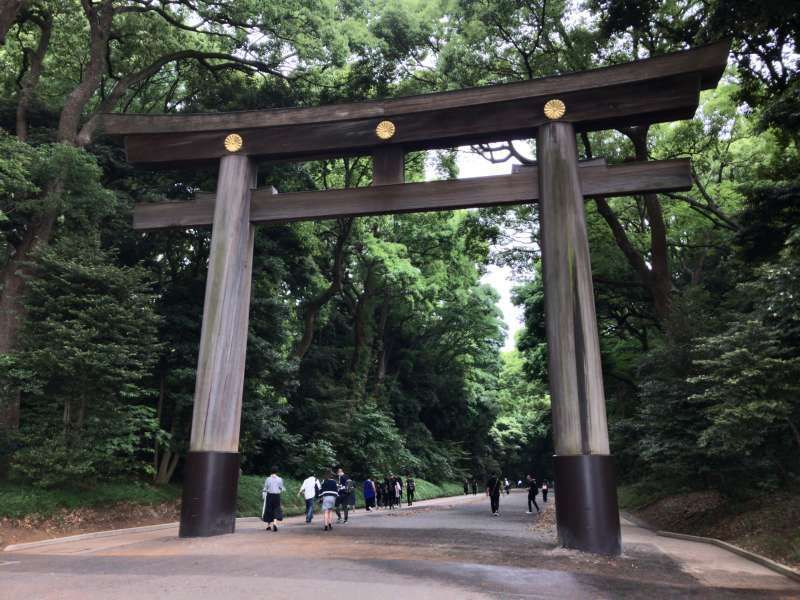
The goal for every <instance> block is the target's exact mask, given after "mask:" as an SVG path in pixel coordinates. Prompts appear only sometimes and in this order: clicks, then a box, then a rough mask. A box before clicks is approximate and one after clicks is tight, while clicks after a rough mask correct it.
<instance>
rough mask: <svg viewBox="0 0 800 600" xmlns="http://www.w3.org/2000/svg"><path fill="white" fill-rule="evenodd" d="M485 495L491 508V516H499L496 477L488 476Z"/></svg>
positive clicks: (498, 480)
mask: <svg viewBox="0 0 800 600" xmlns="http://www.w3.org/2000/svg"><path fill="white" fill-rule="evenodd" d="M486 495H487V496H489V504H490V506H491V508H492V516H493V517H499V516H500V478H499V477H497V475H489V478H488V479H487V480H486Z"/></svg>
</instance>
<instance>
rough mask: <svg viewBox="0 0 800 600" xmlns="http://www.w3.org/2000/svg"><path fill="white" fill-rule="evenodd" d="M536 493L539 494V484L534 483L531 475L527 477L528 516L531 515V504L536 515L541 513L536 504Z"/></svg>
mask: <svg viewBox="0 0 800 600" xmlns="http://www.w3.org/2000/svg"><path fill="white" fill-rule="evenodd" d="M538 493H539V484H538V483H537V482H536V479H534V477H533V475H528V514H529V515H530V514H532V513H533V510H532V508H533V507H532V506H531V504H533V506H535V507H536V512H537V513H538V512H541V511H540V510H539V505H538V504H536V494H538Z"/></svg>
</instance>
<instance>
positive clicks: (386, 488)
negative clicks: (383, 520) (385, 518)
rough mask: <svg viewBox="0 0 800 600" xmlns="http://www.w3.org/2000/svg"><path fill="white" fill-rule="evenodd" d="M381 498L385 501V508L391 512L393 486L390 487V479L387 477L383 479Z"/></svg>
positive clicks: (392, 506)
mask: <svg viewBox="0 0 800 600" xmlns="http://www.w3.org/2000/svg"><path fill="white" fill-rule="evenodd" d="M383 497H384V498H385V499H386V500H385V501H384V502H385V503H386V507H387V508H388V509H389V510H391V509H393V508H394V485H392V478H391V477H389V476H388V475H387V476H386V477H384V479H383Z"/></svg>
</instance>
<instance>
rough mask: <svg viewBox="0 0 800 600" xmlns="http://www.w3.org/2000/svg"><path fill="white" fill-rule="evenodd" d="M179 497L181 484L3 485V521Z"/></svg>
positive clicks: (0, 512)
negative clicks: (52, 488)
mask: <svg viewBox="0 0 800 600" xmlns="http://www.w3.org/2000/svg"><path fill="white" fill-rule="evenodd" d="M179 496H180V487H179V486H178V485H166V486H154V485H150V484H147V483H143V482H138V481H132V482H121V481H120V482H108V483H101V484H98V485H97V486H96V487H94V488H87V489H80V488H65V489H54V490H47V489H42V488H37V487H34V486H32V485H26V484H19V483H10V482H3V483H0V518H3V517H5V518H11V519H19V518H22V517H25V516H26V515H32V514H36V515H41V516H43V517H49V516H51V515H53V514H55V513H57V512H58V511H60V510H63V509H66V510H69V509H74V508H82V507H92V508H101V507H105V506H111V505H112V504H117V503H119V502H130V503H133V504H160V503H162V502H170V501H172V500H175V499H176V498H178V497H179Z"/></svg>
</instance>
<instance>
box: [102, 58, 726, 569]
mask: <svg viewBox="0 0 800 600" xmlns="http://www.w3.org/2000/svg"><path fill="white" fill-rule="evenodd" d="M727 55H728V44H727V43H724V42H723V43H717V44H713V45H709V46H703V47H700V48H696V49H693V50H688V51H685V52H678V53H674V54H669V55H664V56H659V57H657V58H651V59H647V60H642V61H636V62H632V63H627V64H622V65H617V66H612V67H606V68H602V69H596V70H591V71H584V72H579V73H572V74H568V75H563V76H559V77H548V78H544V79H537V80H533V81H526V82H521V83H512V84H507V85H496V86H488V87H480V88H473V89H465V90H459V91H453V92H443V93H436V94H426V95H421V96H411V97H404V98H398V99H393V100H386V101H378V102H364V103H358V104H341V105H334V106H319V107H313V108H294V109H272V110H260V111H248V112H234V113H217V114H190V115H131V114H107V115H104V118H103V128H104V130H105V132H106V133H107V134H109V135H115V136H123V137H124V140H125V148H126V151H127V158H128V161H129V162H131V163H133V164H136V165H140V166H144V167H148V166H152V167H164V166H167V165H168V166H187V167H191V166H193V165H197V164H208V163H216V162H218V163H219V178H218V181H217V192H216V196H214V195H209V194H202V195H198V197H197V198H196V199H195V200H193V201H189V202H160V203H149V204H142V205H139V206H137V207H136V209H135V212H134V228H136V229H142V230H147V229H159V228H166V227H196V226H208V225H212V227H213V229H212V236H211V254H210V262H209V268H208V279H207V282H206V292H205V305H204V310H203V326H202V334H201V339H200V351H199V359H198V366H197V384H196V390H195V396H194V414H193V415H194V416H193V421H192V433H191V442H190V451H189V453H188V456H187V461H186V470H185V479H184V490H183V505H182V508H181V526H180V535H181V536H183V537H194V536H210V535H218V534H223V533H231V532H233V531H234V527H235V512H236V489H237V485H238V475H239V454H238V450H239V423H240V417H241V402H242V385H243V381H244V365H245V352H246V344H247V327H248V310H249V305H250V281H251V267H252V254H253V226H254V224H256V223H268V222H276V221H284V222H285V221H294V220H300V219H323V218H333V217H341V216H345V215H374V214H385V213H401V212H411V211H426V210H445V209H454V208H465V207H475V206H491V205H506V204H508V205H511V204H516V203H526V202H537V201H538V203H539V210H540V221H541V242H542V243H541V246H542V258H543V261H544V289H545V313H546V329H547V341H548V348H549V379H550V395H551V401H552V409H553V439H554V443H555V451H556V456H555V458H554V461H555V479H556V486H557V490H558V493H557V495H556V514H557V523H558V533H559V538H560V540H561V543H562V544H563V545H564V546H566V547H569V548H577V549H580V550H586V551H590V552H597V553H603V554H610V555H614V554H619V552H620V551H621V542H620V526H619V515H618V509H617V496H616V486H615V475H614V468H613V461H612V458H611V456H610V452H609V444H608V430H607V424H606V411H605V398H604V395H603V378H602V371H601V365H600V350H599V342H598V334H597V321H596V317H595V307H594V296H593V290H592V273H591V264H590V259H589V245H588V240H587V234H586V221H585V215H584V207H583V205H584V197H586V196H593V195H612V196H613V195H617V196H618V195H625V194H638V193H644V192H666V191H675V190H688V189H689V188H690V187H691V179H690V167H689V162H688V161H686V160H672V161H653V162H642V163H629V164H625V165H621V166H612V167H609V166H607V165H606V164H605V162H604V161H588V162H586V163H581V162H579V161H578V155H577V151H576V141H575V134H576V132H580V131H594V130H601V129H609V128H619V127H626V126H631V125H644V124H650V123H657V122H664V121H673V120H677V119H688V118H691V117H692V116H693V115H694V112H695V110H696V109H697V105H698V101H699V93H700V90H703V89H709V88H713V87H715V86H716V84H717V82H718V81H719V78H720V77H721V75H722V73H723V70H724V69H725V64H726V60H727ZM532 137H536V139H537V156H538V163H537V165H536V166H533V167H525V168H521V169H517V170H516V171H515V172H513V173H512V174H510V175H502V176H495V177H483V178H475V179H462V180H456V181H436V182H428V183H403V157H404V155H405V153H406V152H409V151H414V150H427V149H433V148H450V147H453V146H457V145H462V144H477V143H488V142H494V141H502V140H508V139H524V138H532ZM352 155H371V156H372V157H373V159H374V167H373V168H374V175H373V187H371V188H358V189H341V190H326V191H313V192H296V193H288V194H278V193H277V192H276V191H275V190H274V189H273V188H266V189H254V188H255V181H256V164H257V162H266V161H287V160H292V161H301V160H315V159H323V158H334V157H342V156H352Z"/></svg>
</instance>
